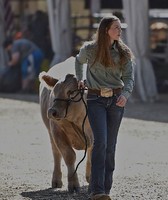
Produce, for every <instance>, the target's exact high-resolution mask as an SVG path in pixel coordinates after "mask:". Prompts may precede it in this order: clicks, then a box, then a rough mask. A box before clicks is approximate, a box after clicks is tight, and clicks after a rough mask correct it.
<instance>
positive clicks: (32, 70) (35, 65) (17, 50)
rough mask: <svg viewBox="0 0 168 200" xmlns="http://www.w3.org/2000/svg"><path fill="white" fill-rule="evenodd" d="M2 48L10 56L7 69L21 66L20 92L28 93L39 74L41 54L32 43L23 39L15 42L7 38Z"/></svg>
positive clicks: (42, 57) (42, 56)
mask: <svg viewBox="0 0 168 200" xmlns="http://www.w3.org/2000/svg"><path fill="white" fill-rule="evenodd" d="M3 46H4V49H5V50H6V51H7V52H8V53H9V55H10V60H9V62H8V67H13V66H15V65H18V64H20V65H21V78H22V90H23V91H29V90H30V89H32V88H31V87H32V86H31V85H32V82H33V81H34V80H35V78H36V77H38V74H39V72H40V67H41V64H42V61H43V59H44V55H43V52H42V51H41V49H40V48H39V47H37V46H36V45H35V44H34V43H33V42H32V41H30V40H28V39H24V38H21V39H17V40H12V39H11V38H7V39H6V40H5V41H4V43H3Z"/></svg>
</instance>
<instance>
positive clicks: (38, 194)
mask: <svg viewBox="0 0 168 200" xmlns="http://www.w3.org/2000/svg"><path fill="white" fill-rule="evenodd" d="M21 196H23V197H28V198H30V199H31V200H52V199H59V200H61V199H62V200H79V199H80V200H86V199H88V194H87V186H83V187H81V191H80V193H78V194H77V193H74V194H70V193H68V191H65V190H64V191H58V190H55V189H52V188H49V189H45V190H37V191H31V192H22V193H21Z"/></svg>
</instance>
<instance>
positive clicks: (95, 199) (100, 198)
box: [90, 194, 111, 200]
mask: <svg viewBox="0 0 168 200" xmlns="http://www.w3.org/2000/svg"><path fill="white" fill-rule="evenodd" d="M90 200H111V198H110V196H109V195H107V194H95V195H92V196H91V197H90Z"/></svg>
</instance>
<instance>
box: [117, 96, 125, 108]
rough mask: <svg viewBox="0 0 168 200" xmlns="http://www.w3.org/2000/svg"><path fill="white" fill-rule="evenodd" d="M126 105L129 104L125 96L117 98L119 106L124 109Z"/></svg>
mask: <svg viewBox="0 0 168 200" xmlns="http://www.w3.org/2000/svg"><path fill="white" fill-rule="evenodd" d="M126 103H127V99H126V98H125V97H124V96H123V95H120V96H119V97H118V98H117V103H116V105H117V106H120V107H124V106H125V104H126Z"/></svg>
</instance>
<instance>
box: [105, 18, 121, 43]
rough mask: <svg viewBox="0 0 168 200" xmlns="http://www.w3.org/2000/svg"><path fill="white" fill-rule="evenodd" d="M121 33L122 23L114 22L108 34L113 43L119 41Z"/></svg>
mask: <svg viewBox="0 0 168 200" xmlns="http://www.w3.org/2000/svg"><path fill="white" fill-rule="evenodd" d="M121 32H122V30H121V24H120V21H118V20H117V21H114V22H113V23H112V25H111V26H110V28H109V30H108V32H107V33H108V35H109V37H110V40H111V42H112V43H113V42H114V40H119V38H120V36H121Z"/></svg>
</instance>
